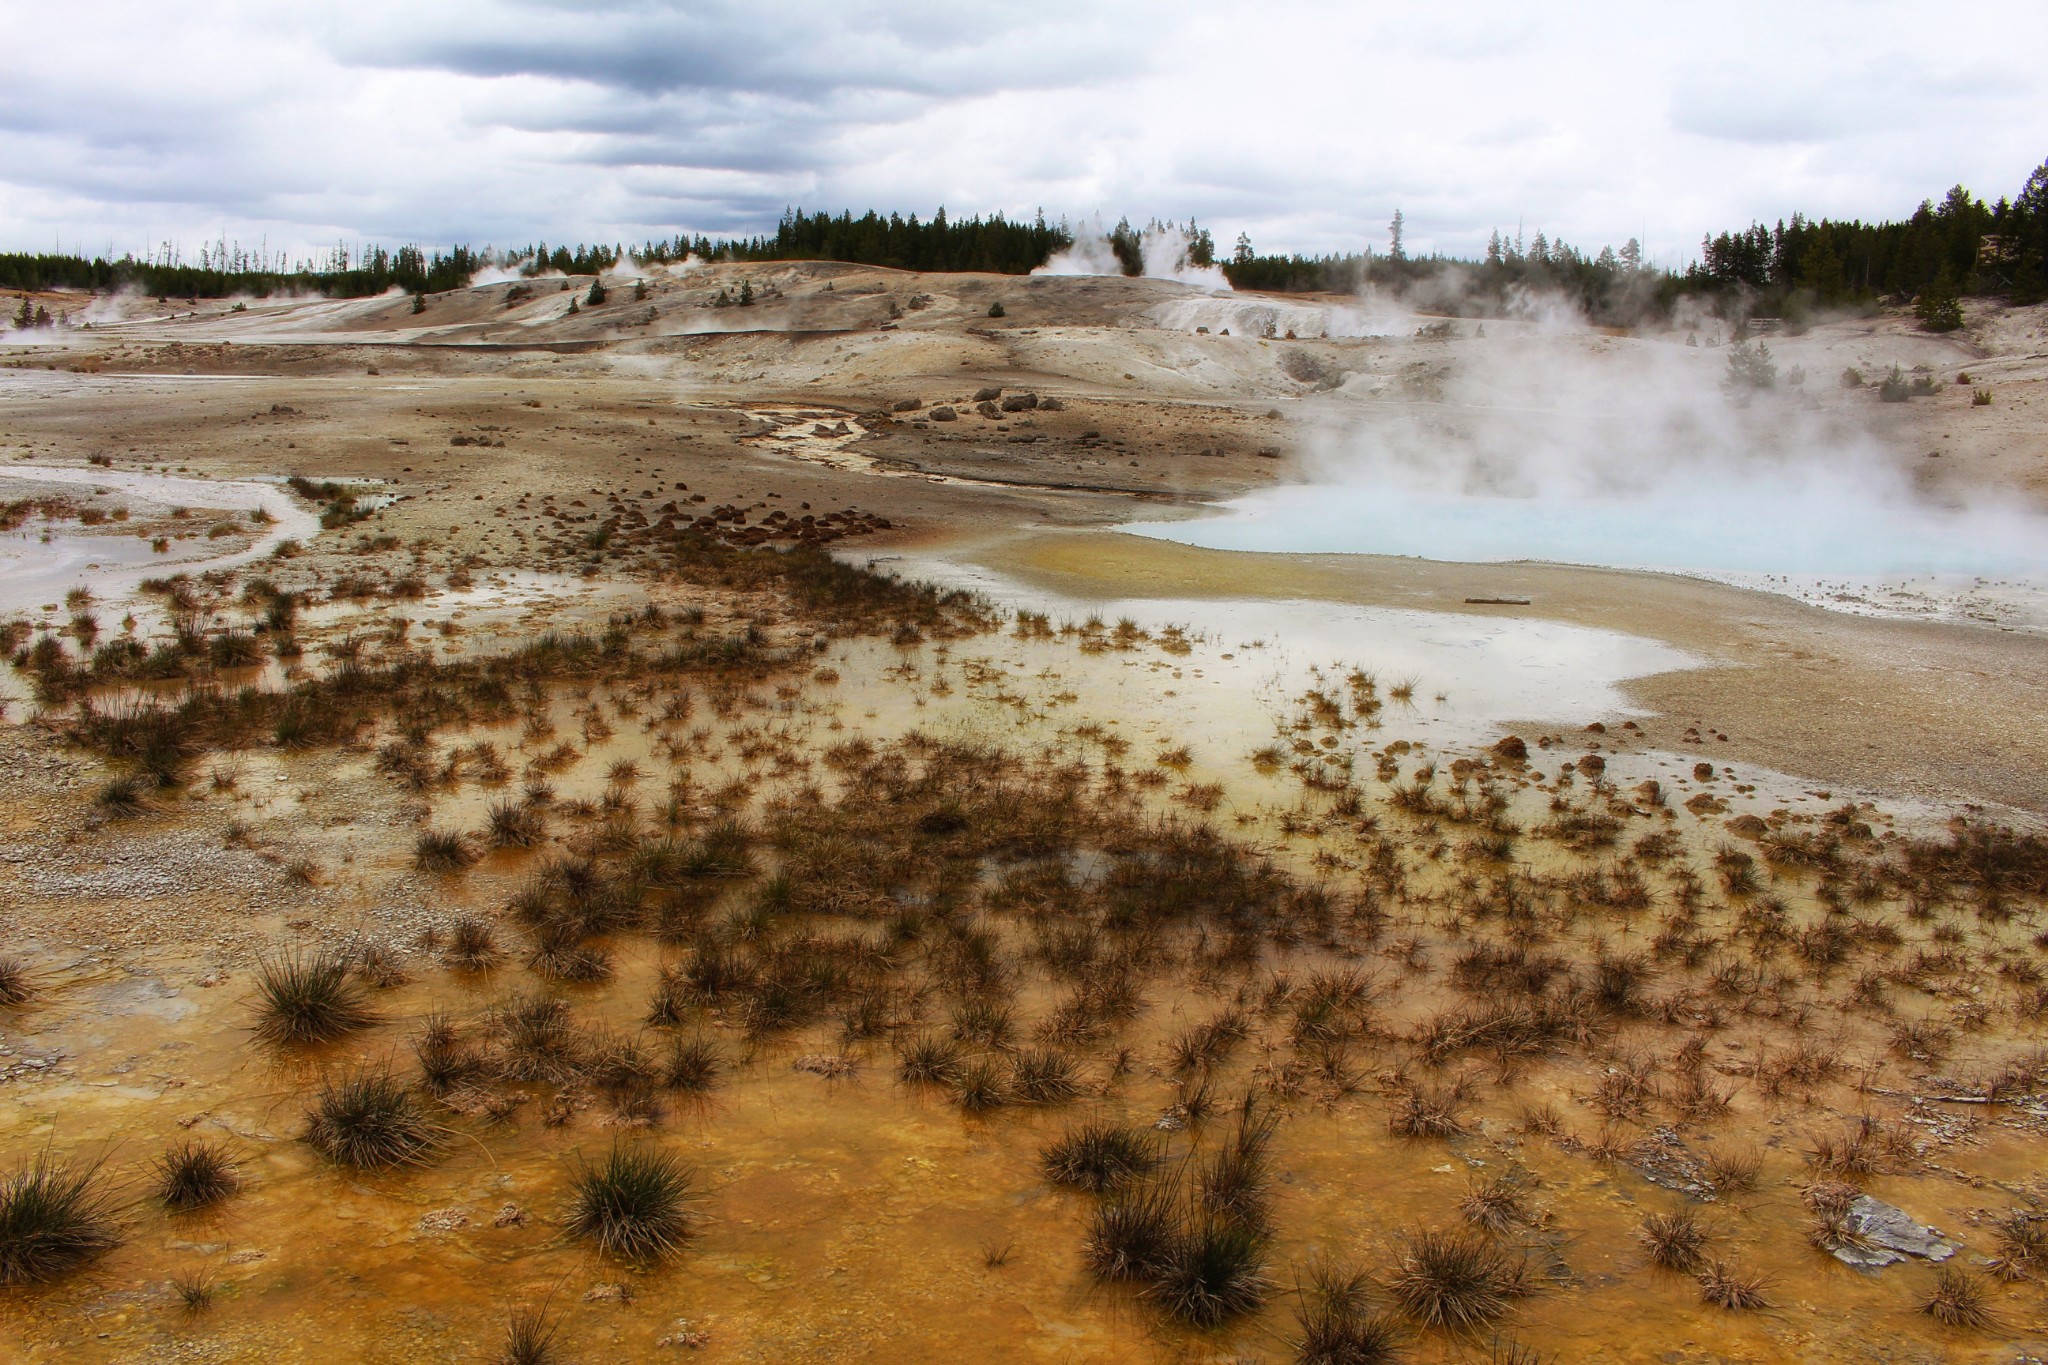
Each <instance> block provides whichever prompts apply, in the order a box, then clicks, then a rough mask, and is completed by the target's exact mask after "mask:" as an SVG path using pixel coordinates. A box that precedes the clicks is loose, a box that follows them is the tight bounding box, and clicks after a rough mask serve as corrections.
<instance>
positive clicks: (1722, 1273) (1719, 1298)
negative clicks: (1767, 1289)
mask: <svg viewBox="0 0 2048 1365" xmlns="http://www.w3.org/2000/svg"><path fill="white" fill-rule="evenodd" d="M1694 1278H1695V1279H1696V1280H1697V1282H1698V1284H1699V1287H1700V1299H1701V1301H1702V1302H1705V1303H1710V1304H1712V1305H1714V1307H1716V1308H1726V1309H1729V1310H1731V1311H1743V1310H1749V1309H1755V1308H1762V1307H1764V1306H1765V1305H1766V1304H1767V1303H1768V1302H1769V1301H1768V1300H1767V1299H1765V1297H1764V1277H1763V1276H1761V1275H1758V1274H1754V1273H1752V1272H1749V1271H1744V1270H1738V1269H1736V1268H1735V1267H1733V1266H1730V1265H1728V1264H1726V1263H1725V1262H1722V1261H1709V1262H1707V1264H1706V1267H1705V1268H1704V1269H1702V1270H1701V1271H1700V1272H1699V1274H1698V1275H1697V1276H1695V1277H1694Z"/></svg>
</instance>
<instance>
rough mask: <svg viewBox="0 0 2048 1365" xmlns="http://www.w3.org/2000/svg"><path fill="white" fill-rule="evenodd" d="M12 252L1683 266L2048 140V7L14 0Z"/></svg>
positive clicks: (1985, 176)
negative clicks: (803, 246)
mask: <svg viewBox="0 0 2048 1365" xmlns="http://www.w3.org/2000/svg"><path fill="white" fill-rule="evenodd" d="M0 32H4V33H8V34H12V35H15V36H16V37H24V36H26V37H32V39H33V41H28V42H16V43H10V44H8V46H9V47H10V48H11V49H12V52H13V55H12V56H11V57H10V58H9V60H8V61H7V63H6V68H7V73H8V74H7V77H6V79H5V80H4V81H0V249H16V250H19V249H51V248H52V247H54V246H56V245H57V244H59V243H61V244H62V245H63V247H65V248H66V249H80V248H83V249H86V250H88V251H104V250H106V249H107V248H108V247H110V246H111V247H112V248H113V249H114V250H115V251H116V252H120V251H128V250H134V251H138V252H140V251H143V250H146V249H148V248H149V247H150V246H151V245H152V244H154V243H158V242H162V241H166V240H173V241H176V242H178V243H180V244H181V245H182V246H183V248H184V249H185V252H186V254H187V256H188V257H190V256H191V255H194V254H196V250H197V246H198V244H199V242H200V241H202V240H208V239H212V238H215V237H220V236H225V237H228V238H230V239H239V240H240V241H242V242H243V243H245V244H250V245H253V244H255V243H256V242H258V241H259V240H263V239H266V238H267V240H268V242H269V245H270V246H271V248H272V249H277V248H279V247H284V248H287V249H290V250H295V251H303V250H307V249H311V248H313V247H315V246H316V245H320V244H331V243H333V242H334V241H336V240H337V239H341V240H346V241H349V242H363V241H372V240H374V241H384V242H387V243H397V242H404V241H418V242H422V243H430V244H446V243H452V242H457V241H466V242H469V243H472V244H482V243H487V242H488V243H495V244H498V245H500V246H504V245H509V244H514V243H526V242H530V241H532V240H534V239H536V238H544V239H546V240H548V241H551V242H561V241H580V240H601V241H624V242H627V243H631V242H633V241H636V240H642V239H645V238H647V237H649V236H667V235H669V234H671V233H673V232H675V231H677V230H682V231H686V232H690V233H696V232H705V233H710V234H713V235H718V234H726V233H742V232H750V231H757V230H761V229H763V228H768V227H772V225H773V223H774V220H775V218H776V217H777V216H778V215H779V213H780V212H781V210H782V208H783V206H784V205H786V204H798V205H803V206H806V207H813V208H816V207H824V208H831V209H835V210H836V209H839V208H842V207H851V208H853V209H855V210H859V209H862V208H866V207H869V206H873V207H876V208H880V209H883V210H889V209H896V210H901V211H904V212H909V211H912V210H916V211H918V212H920V213H929V212H930V210H931V209H932V208H933V207H934V206H936V205H939V204H944V205H945V206H946V207H947V208H948V209H949V210H950V211H952V212H953V213H955V214H965V213H973V212H988V211H991V210H1002V211H1004V212H1007V213H1012V214H1016V213H1024V214H1029V213H1030V212H1032V211H1033V210H1035V209H1038V208H1040V207H1043V208H1044V209H1045V211H1046V213H1047V214H1048V215H1049V216H1051V217H1054V218H1058V217H1062V216H1065V217H1068V218H1070V219H1081V218H1085V217H1087V216H1088V215H1091V214H1094V213H1097V212H1100V213H1103V214H1106V215H1108V216H1109V217H1110V218H1112V219H1113V218H1114V217H1115V216H1116V215H1118V214H1129V215H1130V216H1131V217H1132V218H1133V219H1140V220H1141V219H1143V218H1146V217H1150V216H1161V217H1166V216H1171V217H1174V218H1176V219H1185V218H1187V217H1188V216H1190V215H1192V216H1195V217H1197V218H1199V219H1200V220H1201V221H1202V222H1203V224H1205V225H1206V226H1209V227H1210V228H1211V229H1212V230H1213V231H1214V232H1215V234H1216V236H1217V238H1218V240H1219V242H1221V243H1224V244H1227V243H1228V242H1230V241H1231V240H1233V239H1234V238H1235V236H1236V234H1237V233H1238V232H1239V231H1240V230H1243V231H1248V232H1250V234H1251V235H1252V238H1253V240H1254V242H1255V243H1256V244H1257V245H1258V246H1259V247H1260V248H1261V249H1264V250H1299V251H1338V250H1355V249H1357V248H1358V247H1359V246H1361V245H1363V244H1365V243H1367V242H1371V243H1374V244H1379V245H1383V244H1384V241H1385V224H1386V221H1387V219H1388V217H1389V216H1390V215H1391V214H1392V212H1393V210H1394V209H1395V208H1396V207H1397V206H1398V207H1400V208H1401V209H1402V210H1403V212H1404V214H1405V217H1406V221H1407V223H1408V238H1409V247H1410V249H1411V250H1429V249H1432V248H1436V249H1443V250H1448V251H1454V252H1471V251H1474V250H1477V249H1480V248H1481V247H1483V244H1484V242H1485V239H1486V236H1487V234H1488V232H1489V231H1490V230H1491V229H1492V228H1494V227H1496V226H1498V227H1500V228H1502V229H1504V230H1506V231H1508V232H1510V233H1512V231H1513V230H1514V228H1515V226H1516V224H1517V223H1518V222H1520V223H1523V224H1526V229H1527V231H1528V232H1529V233H1530V234H1531V235H1533V234H1534V233H1535V232H1536V231H1537V230H1538V229H1539V228H1540V229H1542V230H1544V231H1546V232H1548V233H1550V234H1551V235H1553V236H1557V235H1562V236H1563V237H1565V238H1566V239H1567V240H1569V241H1571V242H1574V243H1576V244H1579V245H1581V246H1585V247H1587V248H1589V249H1595V250H1597V248H1598V247H1599V246H1600V245H1602V244H1604V243H1610V242H1611V243H1617V244H1618V243H1619V242H1621V241H1622V240H1624V239H1626V238H1627V237H1630V236H1639V237H1640V238H1641V239H1642V240H1643V242H1644V244H1645V246H1646V247H1647V248H1648V249H1649V251H1650V252H1651V253H1652V254H1653V255H1655V256H1656V257H1658V258H1659V259H1660V260H1662V261H1664V262H1665V263H1667V264H1676V263H1682V261H1683V260H1684V259H1687V258H1688V257H1689V256H1690V254H1691V253H1692V252H1693V251H1694V250H1695V248H1696V244H1697V242H1698V240H1699V237H1700V234H1701V233H1702V232H1703V231H1705V230H1707V229H1710V228H1720V227H1726V226H1740V225H1742V224H1744V223H1746V222H1748V221H1749V220H1750V219H1752V218H1761V219H1764V220H1767V221H1768V220H1771V219H1775V218H1777V217H1780V216H1783V215H1789V214H1790V213H1791V212H1792V211H1793V210H1795V209H1802V208H1803V209H1805V210H1807V211H1808V212H1825V213H1830V214H1834V215H1837V216H1849V215H1860V216H1865V217H1869V216H1896V215H1899V214H1902V213H1905V212H1908V211H1910V210H1911V208H1912V207H1913V205H1914V204H1915V203H1917V202H1918V201H1919V200H1920V199H1922V198H1923V197H1927V196H1930V195H1935V196H1938V195H1939V194H1940V192H1941V191H1942V190H1944V189H1945V188H1946V187H1947V186H1949V185H1951V184H1955V183H1957V182H1961V183H1964V184H1966V185H1968V186H1970V187H1971V188H1972V189H1974V190H1976V191H1978V192H1979V193H1981V194H1983V195H1984V196H1985V197H1986V198H1993V197H1996V196H1997V195H1999V194H2010V193H2012V192H2014V191H2016V190H2017V189H2018V187H2019V185H2020V183H2021V182H2022V181H2023V180H2024V179H2025V177H2026V175H2027V173H2028V171H2029V170H2030V169H2032V168H2033V167H2034V166H2037V165H2039V164H2041V162H2042V161H2043V160H2044V158H2048V78H2044V75H2043V70H2044V67H2048V63H2044V62H2043V61H2042V60H2041V54H2042V53H2043V52H2048V5H2044V4H2042V3H2040V0H2015V2H2013V3H1950V4H1948V5H1944V6H1930V5H1926V4H1924V3H1918V2H1917V0H1916V2H1915V3H1903V2H1901V3H1890V2H1889V0H1857V2H1856V3H1820V2H1818V0H1791V2H1790V3H1788V2H1787V0H1773V3H1747V0H1732V2H1730V0H1719V2H1717V3H1711V4H1708V3H1700V4H1690V5H1675V4H1662V5H1643V4H1639V3H1638V4H1598V3H1585V4H1574V3H1565V4H1561V5H1560V4H1552V5H1541V4H1532V3H1528V2H1527V0H1515V2H1514V3H1499V4H1478V3H1465V4H1459V3H1436V4H1432V3H1419V2H1416V0H1411V2H1410V3H1403V4H1398V5H1396V4H1380V3H1364V2H1362V0H1353V2H1352V3H1318V2H1317V0H1230V2H1229V3H1214V2H1212V0H1176V3H1171V4H1166V3H1152V2H1151V0H1080V2H1076V0H1034V2H1033V3H1015V4H1013V3H1002V2H1001V0H894V2H891V3H883V2H880V0H621V2H618V3H611V2H608V0H575V2H573V3H572V0H408V3H397V2H396V0H351V3H349V4H346V5H324V6H314V5H311V4H307V3H304V0H299V3H285V4H281V5H280V4H277V3H275V0H271V2H270V3H263V4H256V3H242V2H241V0H181V3H177V4H170V5H166V4H162V3H148V4H144V3H120V2H118V0H72V2H71V3H67V4H65V5H62V6H57V5H52V4H50V3H48V0H0Z"/></svg>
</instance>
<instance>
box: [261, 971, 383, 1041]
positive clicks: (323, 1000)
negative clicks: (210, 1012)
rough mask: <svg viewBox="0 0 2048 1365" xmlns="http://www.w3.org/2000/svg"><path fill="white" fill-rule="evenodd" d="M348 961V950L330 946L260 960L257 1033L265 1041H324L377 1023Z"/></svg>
mask: <svg viewBox="0 0 2048 1365" xmlns="http://www.w3.org/2000/svg"><path fill="white" fill-rule="evenodd" d="M349 966H350V961H349V955H348V954H346V953H340V952H334V951H329V950H321V951H318V952H313V953H299V952H294V953H291V954H288V955H286V956H283V957H276V958H269V959H265V960H264V961H262V962H260V963H259V964H258V965H257V969H256V1008H257V1016H256V1025H255V1033H256V1036H257V1037H258V1038H260V1039H262V1040H263V1041H264V1042H266V1043H277V1044H310V1043H325V1042H331V1041H333V1040H334V1039H336V1038H340V1037H342V1036H343V1035H345V1034H349V1033H353V1032H355V1031H356V1030H357V1029H362V1028H368V1027H369V1026H370V1025H372V1024H374V1023H376V1022H377V1014H376V1012H375V1011H374V1010H372V1009H371V1008H370V1006H369V1003H368V1002H367V1001H366V1000H365V999H364V998H363V993H362V988H361V987H360V986H358V985H357V984H356V982H355V980H354V978H353V977H352V976H351V975H350V972H349Z"/></svg>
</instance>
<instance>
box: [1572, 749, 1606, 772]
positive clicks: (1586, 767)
mask: <svg viewBox="0 0 2048 1365" xmlns="http://www.w3.org/2000/svg"><path fill="white" fill-rule="evenodd" d="M1578 766H1579V771H1580V772H1582V773H1584V774H1585V775H1586V776H1588V777H1598V776H1600V775H1601V774H1602V773H1604V772H1606V771H1607V760H1606V759H1604V758H1602V757H1600V755H1598V754H1587V755H1586V756H1585V757H1584V758H1582V759H1580V760H1579V765H1578Z"/></svg>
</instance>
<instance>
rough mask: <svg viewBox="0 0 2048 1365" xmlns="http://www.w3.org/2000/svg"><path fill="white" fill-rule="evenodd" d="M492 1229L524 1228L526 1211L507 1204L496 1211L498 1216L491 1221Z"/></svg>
mask: <svg viewBox="0 0 2048 1365" xmlns="http://www.w3.org/2000/svg"><path fill="white" fill-rule="evenodd" d="M491 1226H492V1227H494V1228H523V1227H525V1226H526V1210H525V1209H522V1208H520V1207H519V1206H518V1205H517V1204H507V1205H505V1207H504V1208H502V1209H499V1210H498V1216H497V1217H496V1218H493V1219H492V1220H491Z"/></svg>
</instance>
